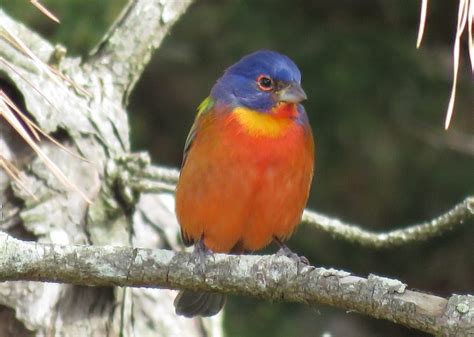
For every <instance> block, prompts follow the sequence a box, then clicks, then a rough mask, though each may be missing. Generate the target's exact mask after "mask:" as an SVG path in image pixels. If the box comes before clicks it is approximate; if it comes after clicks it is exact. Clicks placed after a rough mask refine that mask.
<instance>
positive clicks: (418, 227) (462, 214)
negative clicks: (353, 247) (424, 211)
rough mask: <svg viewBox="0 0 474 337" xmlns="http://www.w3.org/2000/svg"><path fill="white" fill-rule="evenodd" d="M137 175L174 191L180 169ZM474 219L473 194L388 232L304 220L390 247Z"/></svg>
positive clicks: (312, 216) (316, 216)
mask: <svg viewBox="0 0 474 337" xmlns="http://www.w3.org/2000/svg"><path fill="white" fill-rule="evenodd" d="M135 177H136V180H135V181H134V182H132V184H134V186H135V188H137V189H138V190H140V191H141V192H150V193H154V192H157V191H167V192H174V188H175V184H176V182H177V181H178V178H179V171H178V170H177V169H171V168H164V167H157V166H149V167H147V168H146V169H145V170H144V171H143V172H142V173H141V174H136V176H135ZM472 219H474V197H472V196H471V197H467V198H466V199H465V200H464V201H463V202H461V203H459V204H457V205H455V206H454V207H453V208H452V209H450V210H449V211H447V212H446V213H444V214H442V215H440V216H438V217H436V218H434V219H432V220H428V221H425V222H421V223H419V224H415V225H412V226H409V227H406V228H403V229H396V230H392V231H388V232H384V233H375V232H371V231H368V230H365V229H363V228H362V227H360V226H358V225H354V224H348V223H344V222H342V221H341V220H339V219H336V218H332V217H328V216H326V215H323V214H321V213H318V212H315V211H312V210H309V209H306V210H305V211H304V213H303V218H302V222H303V223H304V224H306V225H310V226H312V227H314V228H316V229H318V230H320V231H322V232H325V233H328V234H331V235H333V236H334V237H336V238H339V239H343V240H347V241H351V242H356V243H358V244H361V245H363V246H368V247H374V248H387V247H394V246H401V245H405V244H408V243H411V242H417V241H424V240H428V239H430V238H433V237H435V236H437V235H440V234H442V233H444V232H446V231H448V230H450V229H452V228H454V227H456V226H459V225H462V224H464V223H466V222H468V221H469V220H472Z"/></svg>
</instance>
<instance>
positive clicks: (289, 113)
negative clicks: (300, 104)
mask: <svg viewBox="0 0 474 337" xmlns="http://www.w3.org/2000/svg"><path fill="white" fill-rule="evenodd" d="M272 114H273V115H274V116H277V117H281V118H292V117H296V116H298V108H297V107H296V104H294V103H287V102H280V103H278V104H277V105H276V106H275V107H274V108H273V109H272Z"/></svg>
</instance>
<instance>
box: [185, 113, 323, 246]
mask: <svg viewBox="0 0 474 337" xmlns="http://www.w3.org/2000/svg"><path fill="white" fill-rule="evenodd" d="M296 109H297V108H296V105H295V104H280V105H278V106H277V107H276V108H274V109H273V110H272V111H271V112H270V113H268V114H264V113H260V112H256V111H252V110H249V109H245V108H235V109H234V110H232V111H230V112H229V111H223V109H219V108H218V107H215V108H213V111H210V112H208V113H206V114H205V115H203V116H200V117H199V118H198V120H197V121H196V123H197V125H196V134H195V137H194V139H193V143H192V146H191V148H190V150H189V153H188V154H187V158H186V161H185V163H184V165H183V167H182V170H181V176H180V179H179V182H178V186H177V190H176V214H177V216H178V220H179V223H180V225H181V229H182V231H183V236H184V237H186V238H188V239H190V240H192V241H197V240H199V239H200V238H201V237H203V238H204V244H205V246H206V247H207V248H209V249H211V250H212V251H214V252H224V253H226V252H231V251H235V252H241V251H243V250H258V249H261V248H263V247H265V246H266V245H267V244H268V243H269V242H270V241H271V240H272V238H273V237H278V238H281V239H284V238H287V237H288V236H289V235H291V233H292V232H293V230H294V229H295V227H296V225H297V224H298V223H299V222H300V219H301V214H302V211H303V209H304V206H305V204H306V201H307V198H308V194H309V188H310V184H311V179H312V176H313V160H314V144H313V137H312V134H311V129H310V128H309V125H308V124H307V123H306V122H301V121H298V120H297V119H296V118H295V116H296V115H297V114H298V111H297V110H296ZM219 110H221V111H219Z"/></svg>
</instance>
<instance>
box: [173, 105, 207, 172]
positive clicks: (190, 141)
mask: <svg viewBox="0 0 474 337" xmlns="http://www.w3.org/2000/svg"><path fill="white" fill-rule="evenodd" d="M213 107H214V100H213V99H212V98H211V96H209V97H207V98H206V99H205V100H204V101H202V102H201V104H199V106H198V109H197V115H196V119H195V120H194V124H193V126H192V127H191V130H190V131H189V134H188V137H187V138H186V143H185V144H184V152H183V162H182V163H181V168H182V167H183V166H184V163H185V162H186V158H187V156H188V152H189V149H191V145H192V144H193V140H194V137H195V136H196V132H197V125H198V121H199V118H200V117H202V116H203V115H205V114H206V113H208V112H209V111H210V110H211V109H212V108H213Z"/></svg>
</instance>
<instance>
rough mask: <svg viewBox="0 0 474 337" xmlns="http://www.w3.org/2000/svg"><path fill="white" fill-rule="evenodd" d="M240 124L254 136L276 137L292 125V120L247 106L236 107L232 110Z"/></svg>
mask: <svg viewBox="0 0 474 337" xmlns="http://www.w3.org/2000/svg"><path fill="white" fill-rule="evenodd" d="M232 114H233V115H234V116H235V118H236V120H237V121H238V122H239V124H240V125H241V126H242V127H243V128H244V129H245V130H246V131H247V132H248V133H249V134H251V135H253V136H265V137H272V138H276V137H279V136H281V135H282V134H283V133H284V132H285V131H287V130H288V128H289V127H290V126H291V125H292V120H291V119H288V118H279V117H276V116H273V115H271V114H265V113H261V112H258V111H254V110H250V109H247V108H235V109H234V110H233V111H232Z"/></svg>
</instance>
